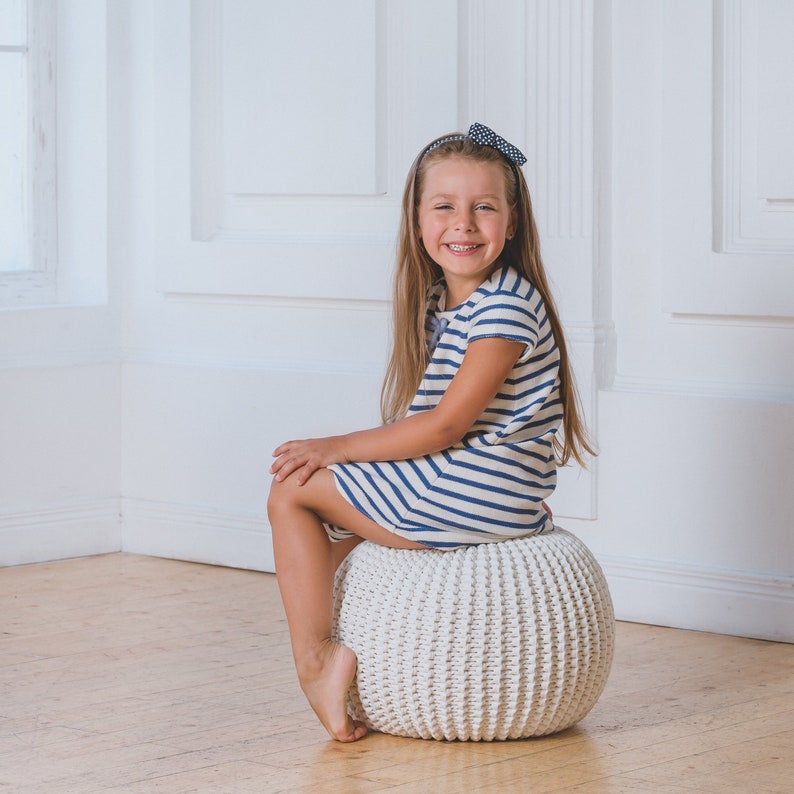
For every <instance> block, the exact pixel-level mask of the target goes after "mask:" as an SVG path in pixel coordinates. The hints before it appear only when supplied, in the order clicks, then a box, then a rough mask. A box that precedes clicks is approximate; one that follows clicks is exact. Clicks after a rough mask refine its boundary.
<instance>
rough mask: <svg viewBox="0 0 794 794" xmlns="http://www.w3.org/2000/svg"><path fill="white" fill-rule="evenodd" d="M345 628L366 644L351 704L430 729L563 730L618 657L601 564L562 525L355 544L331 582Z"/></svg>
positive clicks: (509, 733) (505, 733) (405, 732)
mask: <svg viewBox="0 0 794 794" xmlns="http://www.w3.org/2000/svg"><path fill="white" fill-rule="evenodd" d="M334 630H335V633H336V637H337V639H338V640H339V641H340V642H342V643H343V644H345V645H347V646H348V647H350V648H352V649H353V650H354V651H355V652H356V654H357V656H358V672H357V675H356V680H355V681H354V682H353V685H352V687H351V690H350V693H349V705H350V710H351V713H353V715H354V716H355V718H356V719H360V720H362V721H363V722H364V723H365V724H366V725H367V726H368V727H369V728H371V729H373V730H376V731H381V732H383V733H389V734H394V735H396V736H410V737H414V738H422V739H431V738H432V739H447V740H454V739H460V740H475V741H491V740H493V739H518V738H524V737H528V736H542V735H544V734H549V733H554V732H556V731H561V730H564V729H565V728H568V727H570V726H571V725H573V724H574V723H576V722H578V721H579V720H581V719H582V718H583V717H584V716H585V715H586V714H587V713H588V712H589V711H590V709H591V708H592V707H593V706H594V705H595V702H596V700H597V699H598V697H599V695H600V694H601V692H602V690H603V688H604V685H605V684H606V680H607V676H608V675H609V669H610V666H611V664H612V655H613V647H614V646H613V643H614V615H613V611H612V601H611V599H610V596H609V590H608V588H607V584H606V581H605V579H604V575H603V573H602V571H601V568H600V567H599V565H598V563H597V562H596V560H595V558H594V557H593V555H592V554H591V552H590V551H589V550H588V549H587V547H586V546H585V545H584V544H583V543H582V542H581V541H580V540H579V539H578V538H576V537H575V536H574V535H572V534H570V533H569V532H566V531H565V530H562V529H559V528H557V529H555V530H554V531H553V532H550V533H548V534H544V535H536V536H534V537H530V538H523V539H521V540H508V541H503V542H500V543H486V544H483V545H480V546H473V547H470V548H467V549H460V550H458V551H447V552H443V551H430V550H428V551H406V550H398V549H387V548H384V547H383V546H377V545H374V544H372V543H362V544H360V545H359V546H357V547H356V548H355V549H354V550H353V552H352V553H351V554H350V555H349V556H348V558H347V559H346V560H345V561H344V562H343V564H342V565H341V566H340V568H339V571H338V573H337V577H336V586H335V589H334Z"/></svg>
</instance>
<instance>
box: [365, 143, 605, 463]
mask: <svg viewBox="0 0 794 794" xmlns="http://www.w3.org/2000/svg"><path fill="white" fill-rule="evenodd" d="M451 157H461V158H466V159H471V160H474V161H477V162H485V163H495V164H496V165H498V166H499V167H500V168H501V169H502V171H503V173H504V178H505V185H506V194H507V200H508V203H509V204H510V206H511V208H514V209H515V210H516V215H517V222H516V228H515V234H514V236H513V238H512V239H511V240H508V241H507V242H506V243H505V247H504V250H503V251H502V254H501V256H500V262H501V263H502V264H506V265H510V266H511V267H512V268H514V269H515V270H516V271H518V272H519V273H520V274H521V275H522V276H523V277H524V278H526V279H527V280H528V281H529V282H530V283H531V284H532V285H533V286H534V287H535V289H536V290H537V291H538V292H539V293H540V296H541V297H542V298H543V303H544V304H545V307H546V314H547V316H548V318H549V323H550V325H551V329H552V332H553V334H554V340H555V342H556V343H557V348H558V350H559V354H560V370H559V379H560V400H561V402H562V409H563V421H562V424H563V433H562V436H563V437H562V440H560V439H559V438H555V452H556V455H557V460H558V462H559V463H560V465H565V464H566V463H568V461H569V460H570V459H571V458H572V457H573V458H574V459H575V460H576V461H577V462H578V463H579V464H581V465H585V456H586V454H591V455H595V454H596V453H595V450H594V447H593V445H592V443H591V441H590V439H589V436H588V433H587V428H586V427H585V424H584V421H583V419H582V416H581V408H580V405H579V397H578V394H577V390H576V384H575V381H574V377H573V372H572V371H571V366H570V360H569V356H568V348H567V345H566V343H565V335H564V333H563V329H562V324H561V323H560V319H559V315H558V313H557V308H556V305H555V303H554V299H553V297H552V294H551V290H550V288H549V284H548V279H547V278H546V272H545V270H544V268H543V261H542V259H541V256H540V241H539V238H538V230H537V227H536V225H535V218H534V215H533V213H532V201H531V199H530V196H529V188H528V187H527V183H526V179H524V175H523V173H522V172H521V170H520V169H519V168H516V167H514V166H513V165H512V163H511V162H510V161H509V160H507V158H506V157H504V156H503V155H502V154H501V153H500V152H499V151H497V150H496V149H494V148H492V147H490V146H481V145H480V144H477V143H474V141H472V140H471V139H470V138H469V137H467V136H462V135H461V134H460V133H452V134H451V135H445V136H442V137H441V138H437V139H436V140H435V141H433V142H432V143H430V144H429V145H428V146H427V147H425V148H424V149H423V150H422V152H421V153H420V154H419V156H418V157H417V158H416V160H414V163H413V165H412V166H411V169H410V170H409V172H408V177H407V179H406V182H405V190H404V191H403V201H402V214H401V220H400V231H399V238H398V246H397V260H396V263H395V273H394V290H393V306H392V319H393V340H392V352H391V357H390V359H389V363H388V366H387V369H386V377H385V379H384V382H383V389H382V391H381V414H382V416H383V421H384V422H386V423H390V422H394V421H396V420H398V419H401V418H402V417H403V416H405V413H406V411H407V410H408V407H409V406H410V404H411V402H412V400H413V398H414V395H415V394H416V390H417V389H418V388H419V384H420V383H421V381H422V376H423V375H424V372H425V370H426V368H427V365H428V363H429V354H428V351H427V346H426V343H425V332H424V323H425V312H426V310H427V296H428V293H429V291H430V288H431V287H432V285H433V284H434V283H435V282H437V281H438V280H439V279H440V278H442V277H443V271H442V270H441V268H440V267H439V266H438V265H437V264H436V263H435V262H434V261H433V260H432V259H431V258H430V257H429V255H428V254H427V251H426V250H425V248H424V245H423V244H422V241H421V240H420V237H419V229H418V225H419V224H418V207H419V201H420V198H421V195H422V187H423V184H424V179H425V174H426V173H427V169H428V167H429V166H430V165H432V164H433V163H436V162H438V161H439V160H442V159H446V158H451Z"/></svg>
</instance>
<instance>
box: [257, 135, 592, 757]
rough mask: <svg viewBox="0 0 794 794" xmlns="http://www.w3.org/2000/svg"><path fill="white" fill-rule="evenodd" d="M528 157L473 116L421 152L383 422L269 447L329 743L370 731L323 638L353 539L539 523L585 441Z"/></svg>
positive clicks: (541, 527)
mask: <svg viewBox="0 0 794 794" xmlns="http://www.w3.org/2000/svg"><path fill="white" fill-rule="evenodd" d="M524 162H526V158H525V157H524V155H523V154H521V152H520V151H518V149H516V148H515V147H514V146H512V145H511V144H509V143H507V142H506V141H504V140H503V139H502V138H500V137H499V136H497V135H496V134H495V133H493V132H492V131H491V130H489V129H488V128H487V127H484V126H482V125H480V124H474V125H472V127H471V128H470V129H469V132H468V134H466V135H463V134H453V135H447V136H444V137H442V138H438V139H437V140H435V141H433V142H432V143H431V144H430V145H429V146H427V147H426V148H425V149H423V150H422V152H421V153H420V154H419V156H418V157H417V159H416V160H415V161H414V164H413V166H412V167H411V170H410V172H409V174H408V179H407V182H406V186H405V192H404V196H403V206H402V221H401V226H400V238H399V250H398V255H397V263H396V275H395V285H394V307H393V312H394V347H393V350H392V355H391V360H390V362H389V365H388V370H387V373H386V380H385V383H384V387H383V393H382V400H381V407H382V412H383V419H384V424H383V425H382V426H380V427H376V428H372V429H369V430H362V431H359V432H355V433H349V434H347V435H342V436H332V437H329V438H319V439H309V440H303V441H288V442H287V443H285V444H282V445H281V446H279V447H278V448H277V449H276V450H275V452H274V453H273V454H274V456H275V457H276V461H275V463H274V464H273V466H272V468H271V473H272V474H273V475H275V476H274V480H273V484H272V487H271V491H270V498H269V500H268V515H269V517H270V523H271V526H272V530H273V544H274V551H275V560H276V569H277V573H278V582H279V588H280V591H281V596H282V599H283V601H284V607H285V610H286V614H287V622H288V624H289V630H290V638H291V641H292V650H293V655H294V658H295V665H296V668H297V672H298V677H299V679H300V683H301V687H302V688H303V691H304V693H305V694H306V696H307V698H308V700H309V703H310V704H311V706H312V708H313V709H314V710H315V712H316V714H317V716H318V717H319V718H320V720H321V722H322V723H323V725H324V726H325V728H326V730H327V731H328V732H329V733H330V734H331V736H332V737H334V738H335V739H338V740H339V741H343V742H352V741H355V740H357V739H359V738H361V737H362V736H364V734H365V733H366V728H365V727H364V725H362V724H361V723H359V722H354V721H353V720H352V719H351V718H350V716H349V715H348V713H347V705H346V697H347V690H348V688H349V686H350V684H351V683H352V681H353V678H354V676H355V673H356V656H355V653H354V652H353V651H352V650H351V649H350V648H347V647H344V646H342V645H339V644H338V643H336V642H335V641H334V640H333V638H332V637H331V621H332V591H333V580H334V571H335V569H336V566H337V565H338V564H339V562H341V560H342V559H343V558H344V556H345V555H346V554H347V553H348V552H349V551H350V550H351V549H352V548H353V547H354V546H355V545H356V544H357V543H360V542H361V541H362V540H369V541H373V542H375V543H380V544H382V545H384V546H390V547H393V548H400V549H427V548H431V549H439V550H443V549H455V548H460V547H462V546H469V545H473V544H477V543H489V542H493V541H499V540H505V539H507V538H515V537H523V536H528V535H533V534H537V533H539V532H545V531H550V530H552V529H553V524H552V522H551V517H550V514H549V513H548V511H547V510H546V508H545V503H544V501H543V500H544V499H545V498H546V497H548V496H549V495H550V494H551V493H552V491H553V490H554V487H555V482H556V465H557V464H565V463H567V462H568V461H569V460H570V459H571V458H574V459H575V460H576V461H578V462H579V463H583V462H584V457H585V455H586V454H587V453H592V452H593V450H592V449H591V446H590V444H589V442H588V439H587V435H586V431H585V428H584V425H583V423H582V420H581V418H580V413H579V410H578V406H577V397H576V392H575V387H574V383H573V379H572V376H571V370H570V364H569V361H568V355H567V352H566V347H565V341H564V337H563V333H562V328H561V326H560V320H559V318H558V316H557V311H556V309H555V306H554V302H553V300H552V297H551V294H550V292H549V287H548V283H547V280H546V275H545V273H544V269H543V264H542V262H541V258H540V251H539V243H538V234H537V230H536V228H535V222H534V218H533V214H532V206H531V203H530V198H529V191H528V189H527V185H526V182H525V180H524V176H523V174H522V173H521V170H520V168H519V167H520V166H521V165H523V163H524ZM560 431H562V432H560ZM332 541H334V542H332ZM439 553H441V552H439Z"/></svg>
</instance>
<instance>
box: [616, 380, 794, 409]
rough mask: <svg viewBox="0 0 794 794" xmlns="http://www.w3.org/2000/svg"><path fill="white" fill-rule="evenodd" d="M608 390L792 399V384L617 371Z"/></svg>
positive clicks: (779, 401)
mask: <svg viewBox="0 0 794 794" xmlns="http://www.w3.org/2000/svg"><path fill="white" fill-rule="evenodd" d="M607 391H616V392H627V393H631V394H659V395H663V396H670V397H703V398H704V399H714V398H719V399H726V400H757V401H759V402H772V403H791V402H794V388H792V387H789V386H784V385H778V384H773V383H747V382H743V383H739V382H737V381H708V380H692V379H687V378H650V377H642V376H639V375H623V374H621V373H617V374H616V375H615V377H614V379H613V381H612V383H611V384H610V386H609V388H608V389H607Z"/></svg>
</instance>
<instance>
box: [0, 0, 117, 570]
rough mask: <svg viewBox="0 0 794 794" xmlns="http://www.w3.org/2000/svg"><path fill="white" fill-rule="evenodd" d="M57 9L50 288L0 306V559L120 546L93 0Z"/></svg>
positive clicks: (101, 37) (101, 92)
mask: <svg viewBox="0 0 794 794" xmlns="http://www.w3.org/2000/svg"><path fill="white" fill-rule="evenodd" d="M58 12H59V13H58V19H57V26H58V27H57V37H58V46H57V59H56V62H55V64H54V67H55V68H54V73H55V75H56V77H57V79H56V83H57V118H58V125H59V130H58V136H57V163H58V166H57V186H58V187H57V190H58V246H57V287H56V293H55V298H54V301H53V300H52V299H51V298H50V297H49V296H48V298H47V301H46V304H45V305H35V304H34V303H32V302H31V305H25V306H22V307H19V308H15V307H13V306H11V307H0V565H14V564H19V563H25V562H35V561H40V560H48V559H57V558H61V557H69V556H76V555H82V554H96V553H100V552H107V551H117V550H118V549H119V548H120V547H121V532H120V524H119V510H120V501H119V496H120V460H121V365H120V358H119V322H120V310H119V299H118V290H117V287H116V283H115V275H114V272H113V270H112V268H110V267H109V264H108V247H107V246H108V243H107V226H108V224H107V208H108V202H107V185H108V167H107V126H108V106H107V103H106V100H105V95H106V85H107V81H106V61H107V52H106V36H105V13H104V4H102V3H94V4H92V5H91V6H88V5H87V4H85V3H76V2H70V1H69V0H62V2H60V3H59V4H58ZM47 143H48V145H50V144H51V143H52V142H51V141H49V140H48V141H47Z"/></svg>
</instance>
